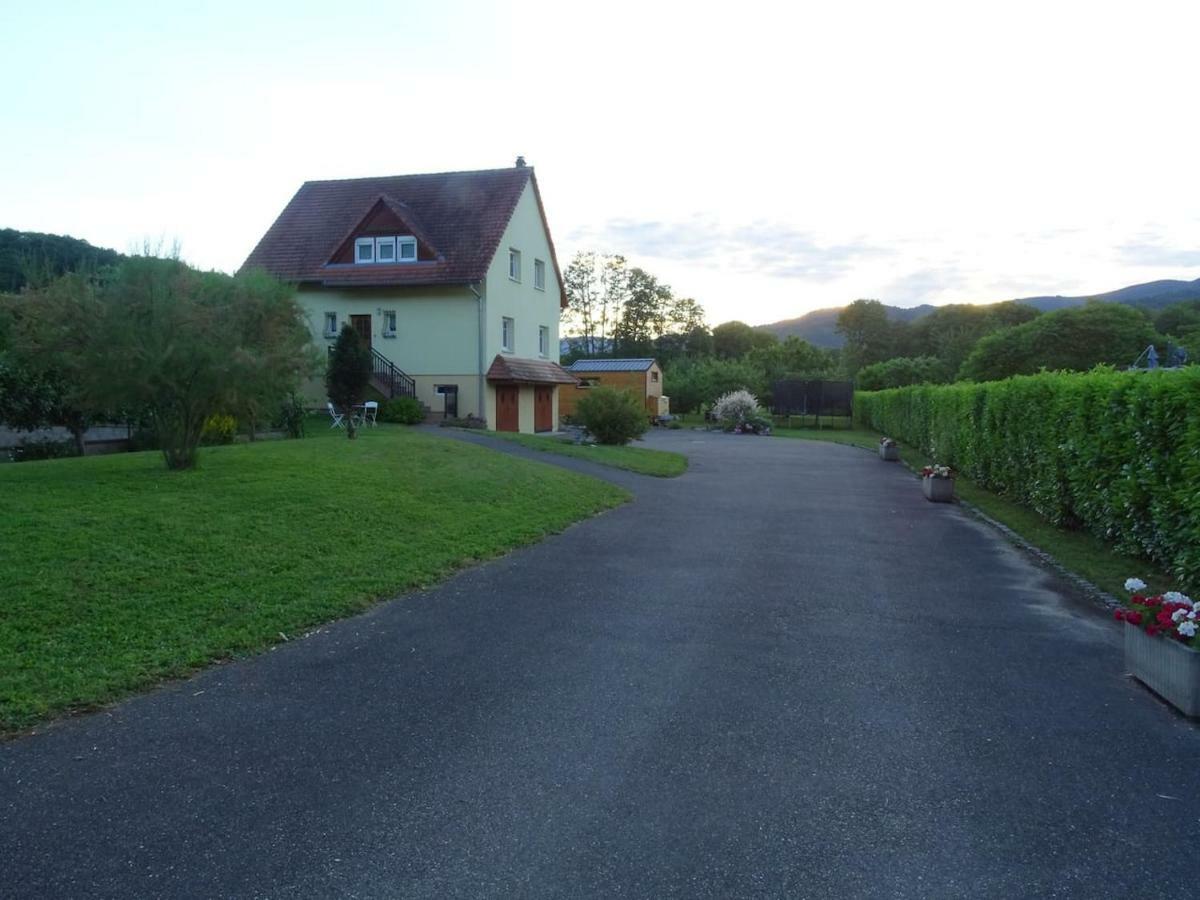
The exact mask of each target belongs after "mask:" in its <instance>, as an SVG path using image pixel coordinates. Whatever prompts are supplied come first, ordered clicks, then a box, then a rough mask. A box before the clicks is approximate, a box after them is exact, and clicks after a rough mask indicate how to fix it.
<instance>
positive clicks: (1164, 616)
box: [1154, 609, 1172, 628]
mask: <svg viewBox="0 0 1200 900" xmlns="http://www.w3.org/2000/svg"><path fill="white" fill-rule="evenodd" d="M1154 618H1155V619H1156V620H1157V621H1158V624H1159V625H1162V626H1163V627H1165V628H1170V627H1171V625H1172V622H1171V614H1170V613H1169V612H1167V611H1166V610H1165V609H1164V610H1163V611H1162V612H1160V613H1159V614H1158V615H1157V616H1155V617H1154Z"/></svg>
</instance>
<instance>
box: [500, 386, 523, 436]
mask: <svg viewBox="0 0 1200 900" xmlns="http://www.w3.org/2000/svg"><path fill="white" fill-rule="evenodd" d="M518 391H519V389H518V388H517V386H516V385H515V384H502V385H498V386H497V387H496V430H497V431H520V430H521V426H520V421H521V414H520V412H519V410H518V405H519V404H518V397H519V396H520V395H519V393H518Z"/></svg>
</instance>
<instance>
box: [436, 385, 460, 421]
mask: <svg viewBox="0 0 1200 900" xmlns="http://www.w3.org/2000/svg"><path fill="white" fill-rule="evenodd" d="M437 392H438V393H439V394H441V395H442V418H443V419H457V418H458V385H457V384H439V385H438V386H437Z"/></svg>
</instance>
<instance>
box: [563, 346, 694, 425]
mask: <svg viewBox="0 0 1200 900" xmlns="http://www.w3.org/2000/svg"><path fill="white" fill-rule="evenodd" d="M567 371H569V372H570V373H571V374H572V375H574V376H576V377H577V378H578V379H579V384H578V385H577V386H576V387H574V388H570V387H568V388H564V389H563V391H562V393H561V395H560V396H559V401H558V403H559V412H560V414H561V415H564V416H569V415H572V414H573V413H574V412H575V407H576V406H577V404H578V403H579V399H580V398H581V397H583V396H585V394H584V392H585V391H587V390H588V389H589V388H593V387H600V386H604V387H612V388H618V389H620V390H623V391H629V392H630V393H632V394H633V395H634V396H636V397H637V398H638V400H640V401H641V402H642V403H643V404H645V407H646V413H647V414H648V415H649V416H651V417H652V418H653V417H656V416H665V415H667V413H668V412H670V408H669V405H670V398H669V397H664V396H663V374H662V367H661V366H659V364H658V362H657V361H655V360H653V359H577V360H576V361H575V362H574V363H572V364H571V365H570V366H569V367H568V369H567Z"/></svg>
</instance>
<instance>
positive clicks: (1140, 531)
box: [854, 367, 1200, 590]
mask: <svg viewBox="0 0 1200 900" xmlns="http://www.w3.org/2000/svg"><path fill="white" fill-rule="evenodd" d="M854 418H855V421H856V422H858V423H859V424H861V425H866V426H868V427H870V428H873V429H874V430H876V431H880V432H883V433H884V434H887V435H889V436H891V437H895V438H897V439H899V440H902V441H904V442H906V443H909V444H912V445H914V446H917V447H920V448H921V449H922V450H923V451H924V452H925V453H927V454H928V455H929V457H930V459H931V460H932V461H934V462H937V463H941V464H944V465H949V466H952V467H953V468H954V469H956V470H958V471H960V472H962V473H963V474H964V475H966V476H967V477H969V478H971V479H972V480H974V481H975V482H977V483H978V484H980V485H982V486H984V487H986V488H988V489H990V490H992V491H995V492H997V493H1000V494H1003V495H1005V496H1006V497H1008V498H1010V499H1013V500H1016V501H1017V502H1020V503H1023V504H1025V505H1027V506H1030V507H1032V508H1033V509H1035V510H1037V511H1038V512H1039V513H1040V514H1041V515H1043V516H1045V517H1046V518H1047V519H1049V520H1050V521H1052V522H1054V523H1056V524H1059V525H1064V526H1067V527H1076V528H1085V529H1087V530H1089V531H1091V532H1093V533H1094V534H1097V535H1100V536H1101V537H1103V538H1106V539H1107V540H1109V541H1111V542H1112V543H1113V544H1114V545H1115V547H1116V548H1117V549H1119V550H1120V551H1122V552H1125V553H1131V554H1135V555H1138V556H1142V557H1146V558H1148V559H1151V560H1154V561H1155V562H1157V563H1159V564H1161V565H1162V566H1163V567H1164V568H1166V569H1167V570H1168V571H1169V572H1171V573H1172V574H1173V575H1174V576H1175V577H1176V578H1178V579H1179V580H1180V582H1181V583H1182V585H1184V587H1185V590H1198V589H1200V367H1189V368H1186V369H1175V370H1170V371H1165V370H1158V371H1149V372H1145V371H1143V372H1118V371H1114V370H1111V369H1096V370H1094V371H1092V372H1086V373H1044V374H1041V375H1027V376H1020V377H1015V378H1009V379H1006V380H1004V381H991V382H984V383H980V384H972V383H962V384H952V385H942V386H934V385H925V386H916V387H905V388H896V389H894V390H887V391H875V392H856V393H855V396H854Z"/></svg>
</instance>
